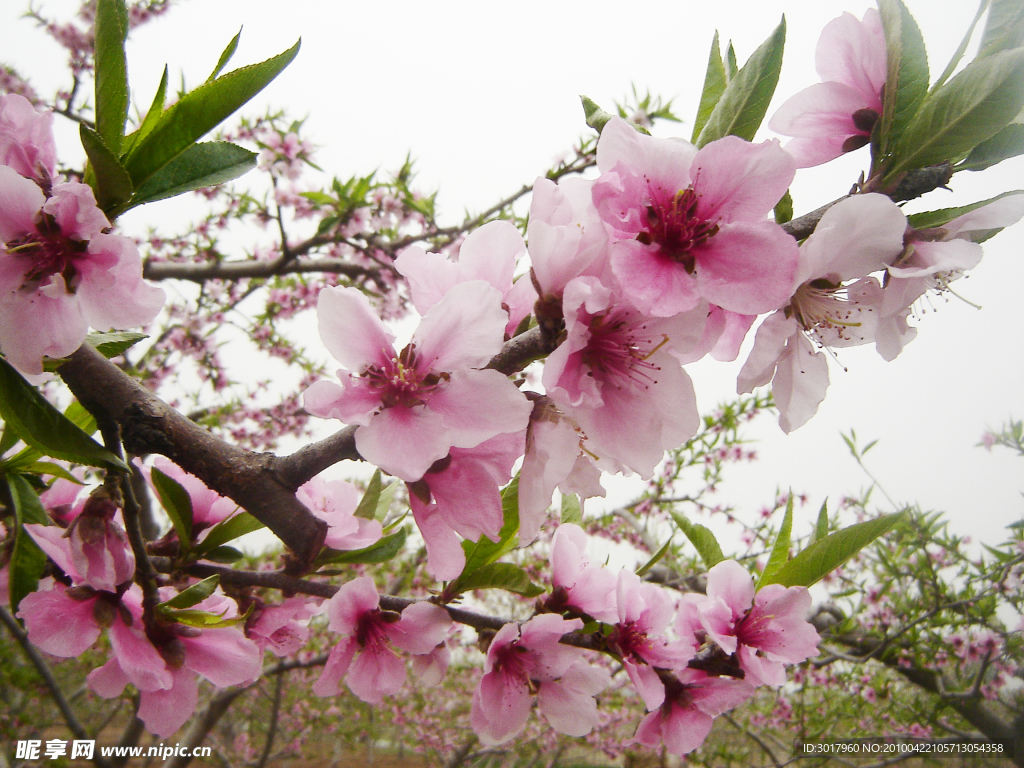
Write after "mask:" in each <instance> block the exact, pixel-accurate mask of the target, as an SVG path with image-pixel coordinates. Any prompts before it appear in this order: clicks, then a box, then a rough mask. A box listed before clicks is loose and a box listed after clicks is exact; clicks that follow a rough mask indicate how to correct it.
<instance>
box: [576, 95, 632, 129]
mask: <svg viewBox="0 0 1024 768" xmlns="http://www.w3.org/2000/svg"><path fill="white" fill-rule="evenodd" d="M580 101H582V102H583V116H584V117H585V118H586V121H587V125H589V126H590V127H591V128H593V129H594V130H595V131H597V132H598V133H599V134H600V133H601V131H603V130H604V127H605V126H606V125H607V124H608V121H609V120H611V119H612V118H613V117H615V115H613V114H612V113H611V112H605V111H604V110H603V109H601V108H600V107H599V106H597V104H596V103H594V101H593V100H592V99H590V98H589V97H587V96H580ZM643 132H644V133H647V131H646V130H645V131H643Z"/></svg>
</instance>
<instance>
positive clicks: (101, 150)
mask: <svg viewBox="0 0 1024 768" xmlns="http://www.w3.org/2000/svg"><path fill="white" fill-rule="evenodd" d="M78 133H79V135H80V136H81V137H82V147H83V148H84V149H85V154H86V155H88V156H89V169H88V172H87V173H86V181H88V182H89V184H90V186H91V187H92V190H93V192H94V193H95V194H96V204H97V205H99V207H100V208H101V209H102V210H103V212H104V213H106V214H107V215H108V217H109V216H110V215H111V212H112V211H114V210H116V209H117V207H118V206H119V205H121V203H123V202H124V201H125V200H127V199H128V198H130V197H131V196H132V180H131V177H129V176H128V171H126V170H125V169H124V166H123V165H121V161H120V160H118V159H117V155H116V154H115V153H114V151H113V150H111V149H110V147H109V146H108V145H107V144H106V142H104V140H103V139H102V138H101V137H100V135H99V134H98V133H96V131H94V130H93V129H92V128H90V127H89V126H87V125H85V123H83V124H82V125H80V126H78Z"/></svg>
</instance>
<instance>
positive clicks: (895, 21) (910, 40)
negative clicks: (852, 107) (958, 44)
mask: <svg viewBox="0 0 1024 768" xmlns="http://www.w3.org/2000/svg"><path fill="white" fill-rule="evenodd" d="M878 10H879V13H880V14H881V17H882V27H883V28H884V30H885V51H886V61H887V62H888V68H887V71H886V77H885V94H884V99H883V102H882V115H881V119H880V120H879V125H878V128H877V133H876V140H877V141H878V142H879V144H878V150H877V152H876V156H877V157H879V158H884V157H886V156H887V155H889V153H890V152H894V151H896V148H897V145H898V144H899V141H900V138H901V137H902V136H903V134H904V133H905V132H906V130H907V126H908V125H909V124H910V122H911V120H912V119H913V118H914V115H915V114H917V111H918V109H919V108H920V107H921V103H922V102H923V101H924V98H925V96H926V95H927V94H928V80H929V74H928V54H927V52H926V51H925V47H924V38H923V37H922V36H921V30H920V28H919V27H918V26H917V22H916V21H914V17H913V16H911V15H910V11H908V10H907V7H906V6H905V5H904V4H903V2H902V0H879V2H878ZM901 159H902V158H901V156H899V155H897V156H896V157H894V158H893V159H892V160H890V161H889V162H890V164H892V163H893V162H896V163H898V162H899V161H900V160H901Z"/></svg>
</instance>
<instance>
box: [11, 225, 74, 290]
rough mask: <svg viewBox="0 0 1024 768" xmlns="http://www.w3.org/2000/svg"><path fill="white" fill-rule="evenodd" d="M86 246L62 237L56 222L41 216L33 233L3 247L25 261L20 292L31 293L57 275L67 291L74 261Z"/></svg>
mask: <svg viewBox="0 0 1024 768" xmlns="http://www.w3.org/2000/svg"><path fill="white" fill-rule="evenodd" d="M88 248H89V244H88V243H85V242H82V241H80V240H72V239H71V238H70V237H67V236H66V235H64V234H62V233H61V231H60V227H59V226H58V225H57V222H56V221H54V220H53V218H52V217H51V216H48V215H46V214H43V216H42V220H41V221H40V223H39V224H38V226H37V231H36V232H35V233H33V234H30V235H25V236H24V237H21V238H18V239H17V240H12V241H11V242H9V243H7V245H6V251H7V253H9V254H12V255H14V256H18V257H20V258H22V259H24V260H26V261H29V266H28V269H27V270H26V272H25V277H24V282H23V283H22V285H21V287H22V288H30V289H34V288H35V287H36V286H38V285H39V284H41V283H45V282H46V281H47V280H48V279H49V278H50V276H52V275H57V274H59V275H61V276H62V277H63V278H64V284H65V285H66V286H67V287H68V290H73V281H74V279H75V277H76V276H77V274H78V273H77V271H76V270H75V260H76V259H77V258H79V257H81V256H82V255H84V254H85V253H86V251H87V250H88Z"/></svg>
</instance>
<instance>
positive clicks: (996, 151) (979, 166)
mask: <svg viewBox="0 0 1024 768" xmlns="http://www.w3.org/2000/svg"><path fill="white" fill-rule="evenodd" d="M1021 154H1024V125H1021V124H1020V123H1010V124H1009V125H1008V126H1006V127H1005V128H1003V130H1001V131H1000V132H999V133H997V134H996V135H995V136H993V137H992V138H991V139H988V140H987V141H983V142H982V143H981V144H979V145H978V146H976V147H975V148H974V149H972V150H971V153H970V154H969V155H968V156H967V159H966V160H964V161H963V162H962V163H960V164H959V165H957V167H956V170H958V171H983V170H985V169H986V168H991V167H992V166H993V165H996V164H997V163H1001V162H1003V160H1009V159H1010V158H1011V157H1017V156H1018V155H1021Z"/></svg>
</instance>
